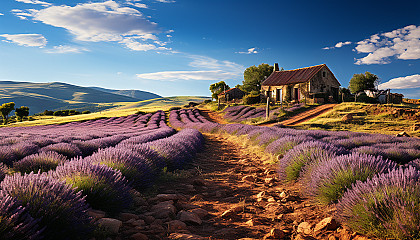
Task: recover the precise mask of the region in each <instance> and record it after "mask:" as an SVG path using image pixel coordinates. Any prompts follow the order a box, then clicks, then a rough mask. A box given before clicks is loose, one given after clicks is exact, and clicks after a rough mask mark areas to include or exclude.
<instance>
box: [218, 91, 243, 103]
mask: <svg viewBox="0 0 420 240" xmlns="http://www.w3.org/2000/svg"><path fill="white" fill-rule="evenodd" d="M244 96H245V92H244V91H242V90H241V89H239V88H236V87H235V88H231V89H229V90H226V91H224V92H222V93H220V94H219V95H218V99H220V100H221V101H223V102H229V101H233V100H240V99H242V98H243V97H244Z"/></svg>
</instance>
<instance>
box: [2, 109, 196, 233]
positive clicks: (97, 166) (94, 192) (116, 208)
mask: <svg viewBox="0 0 420 240" xmlns="http://www.w3.org/2000/svg"><path fill="white" fill-rule="evenodd" d="M0 139H1V140H0V162H1V163H0V180H1V183H0V188H1V190H0V199H1V201H0V202H1V205H0V209H1V210H0V226H1V227H0V236H1V237H0V238H1V239H86V236H90V235H91V234H92V232H93V231H94V230H95V228H96V226H94V225H93V224H92V218H91V217H90V216H89V215H88V210H89V209H91V208H93V209H98V210H103V211H106V212H107V213H109V214H117V213H119V212H121V210H123V209H126V208H129V207H130V206H131V204H132V202H133V195H132V194H131V190H132V189H136V190H139V191H141V190H143V189H145V188H147V187H149V186H151V185H152V184H153V183H154V181H155V179H156V178H157V177H158V175H159V174H160V173H161V172H162V170H163V169H168V170H175V169H180V168H183V167H184V166H185V165H186V164H187V163H188V162H189V161H191V160H192V158H193V156H194V155H195V153H196V152H197V151H198V150H199V149H200V148H201V147H202V145H203V136H202V135H201V133H200V132H199V131H197V130H194V129H185V130H181V131H179V132H177V131H176V130H174V129H173V128H170V127H168V126H167V125H166V122H165V114H164V112H163V111H158V112H156V113H154V114H150V113H149V114H136V115H130V116H127V117H119V118H108V119H99V120H89V121H85V122H73V123H68V124H63V125H50V126H36V127H26V128H3V129H2V132H1V133H0Z"/></svg>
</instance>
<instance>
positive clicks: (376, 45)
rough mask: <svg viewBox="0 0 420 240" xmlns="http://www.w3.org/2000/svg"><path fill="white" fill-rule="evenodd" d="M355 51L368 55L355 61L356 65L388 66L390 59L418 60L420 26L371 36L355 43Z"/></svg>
mask: <svg viewBox="0 0 420 240" xmlns="http://www.w3.org/2000/svg"><path fill="white" fill-rule="evenodd" d="M355 51H357V52H358V53H367V54H368V55H367V56H365V57H363V58H359V59H356V64H357V65H361V64H388V63H390V62H391V61H392V58H391V57H395V58H397V59H404V60H407V59H420V26H415V25H409V26H407V27H404V28H400V29H396V30H393V31H391V32H386V33H382V34H375V35H372V36H371V37H370V38H368V39H365V40H363V41H360V42H358V43H357V46H356V48H355Z"/></svg>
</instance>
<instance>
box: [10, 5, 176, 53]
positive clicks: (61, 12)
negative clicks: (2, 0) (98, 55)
mask: <svg viewBox="0 0 420 240" xmlns="http://www.w3.org/2000/svg"><path fill="white" fill-rule="evenodd" d="M130 2H132V4H135V5H136V4H137V5H138V4H141V3H137V1H130ZM138 7H144V6H143V5H138ZM12 12H13V13H14V14H15V15H16V16H18V17H20V18H21V19H28V18H31V20H35V21H40V22H42V23H44V24H47V25H51V26H54V27H60V28H64V29H66V30H67V31H69V32H70V33H71V34H72V35H73V36H74V37H75V39H76V40H79V41H88V42H119V43H121V44H123V45H124V46H126V47H127V48H129V49H131V50H135V51H148V50H168V49H169V48H165V47H163V46H164V45H166V44H167V43H166V42H162V41H159V39H158V37H157V34H159V33H160V31H159V30H158V27H157V23H154V22H152V21H150V20H148V19H147V17H145V16H144V15H143V14H142V13H141V12H140V11H139V10H137V9H135V8H132V7H127V5H125V6H122V5H121V4H119V3H117V2H115V1H114V0H108V1H105V2H97V3H91V2H90V3H83V4H82V3H81V4H77V5H76V6H66V5H61V6H49V7H46V8H44V9H41V10H34V9H28V10H26V11H23V10H19V9H15V10H13V11H12Z"/></svg>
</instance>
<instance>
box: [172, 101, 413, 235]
mask: <svg viewBox="0 0 420 240" xmlns="http://www.w3.org/2000/svg"><path fill="white" fill-rule="evenodd" d="M169 119H170V124H171V125H172V126H174V127H176V128H190V127H193V128H196V129H198V130H200V131H203V132H209V133H229V134H234V135H238V136H239V135H242V136H246V137H247V138H248V139H249V140H250V141H251V142H253V143H255V144H258V145H260V146H263V147H265V151H266V152H267V153H270V154H274V155H277V156H278V159H279V162H278V164H279V168H278V169H279V170H278V171H279V177H280V178H281V179H282V180H285V181H300V182H302V184H303V186H304V187H303V189H307V190H305V191H304V192H305V193H306V194H308V195H309V196H312V197H314V198H316V199H318V200H319V201H320V202H321V203H325V204H336V207H337V219H339V220H340V221H341V222H343V223H346V224H347V225H349V226H350V227H351V228H353V229H354V230H356V231H358V232H361V233H364V234H367V235H369V236H375V237H383V238H396V239H407V238H410V239H411V238H417V237H419V236H420V172H419V169H420V160H419V158H420V139H417V138H406V137H402V138H397V137H393V136H389V135H381V134H367V133H356V132H331V131H318V130H316V131H308V130H294V129H288V128H277V127H257V126H250V125H243V124H227V125H221V124H217V123H213V122H209V121H207V120H206V119H204V118H203V117H200V113H199V111H198V110H196V109H190V110H182V111H172V112H171V115H170V118H169ZM194 119H198V120H199V121H195V120H194Z"/></svg>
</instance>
